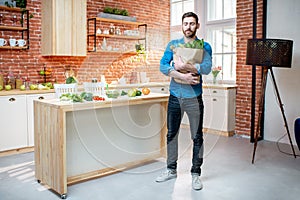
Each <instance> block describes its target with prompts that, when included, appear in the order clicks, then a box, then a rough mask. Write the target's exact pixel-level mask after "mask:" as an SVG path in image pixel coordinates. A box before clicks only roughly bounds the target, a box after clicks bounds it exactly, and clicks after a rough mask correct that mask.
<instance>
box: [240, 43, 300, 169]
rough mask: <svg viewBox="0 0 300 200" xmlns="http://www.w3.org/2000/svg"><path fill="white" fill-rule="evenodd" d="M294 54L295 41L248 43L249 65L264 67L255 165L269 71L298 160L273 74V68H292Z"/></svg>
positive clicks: (247, 62)
mask: <svg viewBox="0 0 300 200" xmlns="http://www.w3.org/2000/svg"><path fill="white" fill-rule="evenodd" d="M292 53H293V41H291V40H282V39H249V40H248V42H247V56H246V64H247V65H258V66H262V67H263V74H262V75H263V76H262V85H261V96H260V99H259V115H258V123H257V127H256V128H257V129H256V132H255V136H254V139H255V142H254V149H253V156H252V163H254V158H255V151H256V147H257V141H258V135H259V130H260V120H261V117H262V112H263V110H262V108H263V103H264V99H265V90H266V83H267V75H268V71H269V70H270V72H271V78H272V82H273V84H274V87H275V92H276V97H277V99H278V102H279V107H280V111H281V114H282V117H283V120H284V126H285V129H286V132H287V135H288V138H289V141H290V145H291V148H292V151H293V154H294V157H295V158H296V154H295V150H294V146H293V143H292V139H291V135H290V131H289V127H288V123H287V120H286V117H285V114H284V109H283V104H282V101H281V98H280V95H279V91H278V87H277V84H276V80H275V76H274V73H273V69H272V68H273V67H288V68H291V63H292Z"/></svg>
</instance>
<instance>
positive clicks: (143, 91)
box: [142, 88, 150, 95]
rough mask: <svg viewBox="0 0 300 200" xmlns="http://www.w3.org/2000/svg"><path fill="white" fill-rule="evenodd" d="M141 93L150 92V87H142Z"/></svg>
mask: <svg viewBox="0 0 300 200" xmlns="http://www.w3.org/2000/svg"><path fill="white" fill-rule="evenodd" d="M142 93H143V94H144V95H148V94H149V93H150V89H149V88H143V89H142Z"/></svg>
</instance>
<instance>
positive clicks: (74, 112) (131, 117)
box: [34, 93, 169, 199]
mask: <svg viewBox="0 0 300 200" xmlns="http://www.w3.org/2000/svg"><path fill="white" fill-rule="evenodd" d="M168 96H169V95H168V94H158V93H157V94H156V93H150V94H149V95H143V96H141V97H133V98H129V97H127V96H126V97H119V98H117V99H107V100H106V101H102V102H83V103H72V102H63V101H59V99H52V100H35V101H34V124H35V127H34V132H35V133H34V142H35V170H36V171H35V176H36V179H37V180H38V182H41V183H43V184H46V185H48V186H49V187H50V188H51V189H52V190H53V191H55V192H57V193H58V194H59V195H61V198H63V199H64V198H66V196H67V185H70V184H73V183H76V182H80V181H84V180H89V179H92V178H97V177H101V176H104V175H108V174H111V173H115V172H119V171H122V170H125V169H128V168H131V167H134V166H137V165H141V164H143V163H146V162H149V161H151V160H154V159H156V158H159V157H162V156H164V155H165V135H166V132H167V131H166V106H167V101H168Z"/></svg>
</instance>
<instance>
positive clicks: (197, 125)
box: [156, 12, 212, 190]
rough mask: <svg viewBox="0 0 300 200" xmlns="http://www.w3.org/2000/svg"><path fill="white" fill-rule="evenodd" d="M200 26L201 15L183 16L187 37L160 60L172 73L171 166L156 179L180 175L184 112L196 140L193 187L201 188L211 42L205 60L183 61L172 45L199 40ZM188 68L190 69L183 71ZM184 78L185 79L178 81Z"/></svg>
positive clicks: (168, 151)
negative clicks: (204, 94) (205, 78)
mask: <svg viewBox="0 0 300 200" xmlns="http://www.w3.org/2000/svg"><path fill="white" fill-rule="evenodd" d="M199 27H200V24H199V22H198V16H197V15H196V14H195V13H193V12H188V13H185V14H183V16H182V32H183V34H184V36H183V38H181V39H178V40H172V41H170V42H169V44H168V45H167V47H166V50H165V52H164V55H163V57H162V59H161V61H160V71H161V72H162V73H163V74H165V75H167V76H170V77H172V79H171V82H170V96H169V102H168V111H167V128H168V133H167V170H166V171H165V172H163V173H162V174H161V175H160V176H158V177H157V179H156V182H164V181H167V180H170V179H173V178H176V177H177V173H176V169H177V160H178V133H179V128H180V124H181V119H182V116H183V114H184V112H186V113H187V116H188V118H189V123H190V132H191V139H192V140H193V158H192V167H191V174H192V187H193V189H195V190H201V189H202V187H203V185H202V183H201V180H200V175H201V165H202V163H203V133H202V126H203V109H204V106H203V101H202V78H201V76H202V75H203V74H205V75H207V74H209V73H210V71H211V66H212V57H211V56H212V50H211V46H210V45H209V44H208V43H207V42H204V54H203V59H202V63H195V64H189V63H183V62H182V60H181V58H179V59H177V60H173V51H172V49H171V48H172V46H175V47H176V46H178V44H184V43H188V42H192V41H194V40H199V39H198V38H197V36H196V32H197V29H198V28H199ZM183 72H186V73H183ZM175 79H176V80H178V79H180V80H181V81H176V80H175Z"/></svg>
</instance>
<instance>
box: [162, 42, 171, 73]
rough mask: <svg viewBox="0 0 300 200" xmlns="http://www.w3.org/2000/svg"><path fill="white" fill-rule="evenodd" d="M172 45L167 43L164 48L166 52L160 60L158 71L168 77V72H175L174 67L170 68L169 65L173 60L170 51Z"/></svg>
mask: <svg viewBox="0 0 300 200" xmlns="http://www.w3.org/2000/svg"><path fill="white" fill-rule="evenodd" d="M171 45H172V43H171V42H169V44H168V45H167V47H166V50H165V52H164V55H163V57H162V58H161V60H160V68H159V69H160V71H161V72H162V73H163V74H164V75H166V76H168V75H169V73H170V71H172V70H175V69H174V66H172V65H171V64H170V63H171V61H172V60H173V51H172V50H171Z"/></svg>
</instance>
